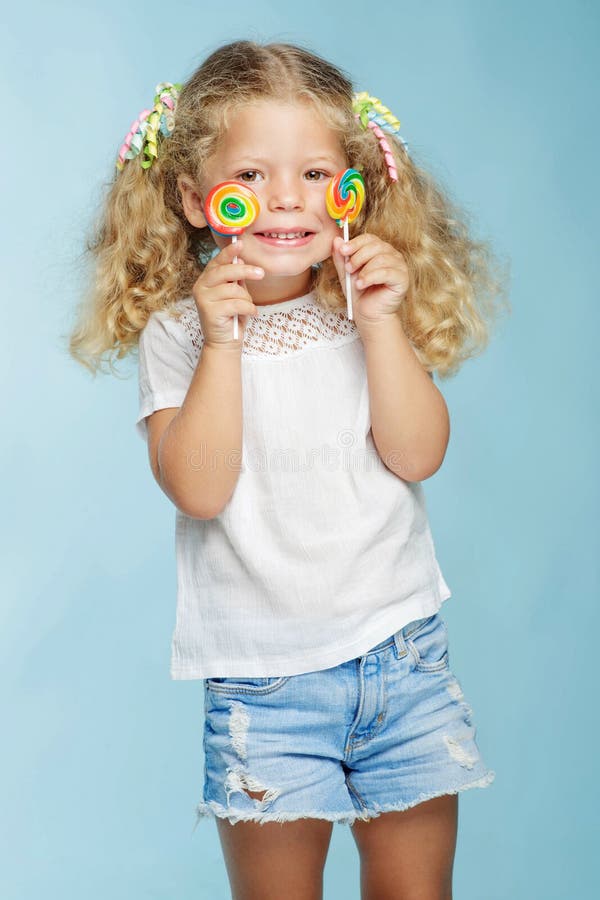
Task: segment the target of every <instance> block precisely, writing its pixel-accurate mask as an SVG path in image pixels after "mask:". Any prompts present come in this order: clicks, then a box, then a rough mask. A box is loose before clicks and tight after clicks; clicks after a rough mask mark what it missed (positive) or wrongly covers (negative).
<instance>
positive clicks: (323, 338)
mask: <svg viewBox="0 0 600 900" xmlns="http://www.w3.org/2000/svg"><path fill="white" fill-rule="evenodd" d="M179 322H180V323H181V325H182V327H183V329H184V331H185V333H186V335H187V337H188V339H189V341H190V343H191V344H192V346H193V348H194V350H195V351H196V352H197V353H198V354H199V353H200V350H201V349H202V345H203V343H204V337H203V335H202V331H201V328H200V320H199V318H198V310H197V309H196V304H195V303H194V301H193V299H192V300H191V305H188V304H187V303H186V305H184V307H183V312H182V314H181V316H180V317H179ZM232 327H233V326H232ZM356 337H358V329H357V328H356V325H355V324H354V322H353V321H351V320H350V319H348V317H347V315H346V311H345V310H340V311H339V312H332V311H330V310H325V309H323V308H322V307H321V306H319V305H318V304H316V303H310V302H309V303H307V304H306V306H298V307H296V308H295V309H290V310H280V311H279V312H273V313H272V314H271V315H258V316H250V317H249V318H248V319H247V320H246V327H245V331H244V343H243V346H242V353H244V354H246V355H247V356H273V357H276V356H291V355H292V354H295V353H301V352H302V351H303V350H305V349H306V348H307V347H309V346H310V347H318V346H328V347H331V345H332V344H333V345H334V346H335V345H341V344H346V343H348V342H349V341H351V340H353V339H355V338H356Z"/></svg>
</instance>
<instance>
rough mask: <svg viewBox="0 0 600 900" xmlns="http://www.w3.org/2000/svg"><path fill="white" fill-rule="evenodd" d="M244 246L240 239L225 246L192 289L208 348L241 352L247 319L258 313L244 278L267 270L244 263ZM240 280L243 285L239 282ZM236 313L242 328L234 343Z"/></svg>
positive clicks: (261, 275) (260, 275)
mask: <svg viewBox="0 0 600 900" xmlns="http://www.w3.org/2000/svg"><path fill="white" fill-rule="evenodd" d="M241 247H242V240H241V238H238V239H237V241H236V242H235V244H234V243H233V242H232V243H230V244H227V246H226V247H223V249H222V250H220V251H219V252H218V253H217V254H216V255H215V256H213V258H212V259H211V260H210V262H209V263H207V265H206V267H205V268H204V270H203V272H202V274H201V275H199V277H198V278H197V279H196V282H195V283H194V286H193V288H192V295H193V297H194V300H195V301H196V308H197V309H198V316H199V318H200V327H201V329H202V335H203V337H204V345H205V346H209V345H210V346H218V347H220V348H227V349H231V350H241V348H242V344H243V342H244V330H245V325H246V317H247V316H249V315H250V316H252V315H256V314H257V309H256V306H255V305H254V303H253V302H252V297H251V296H250V294H249V293H248V290H247V288H246V285H245V282H244V281H243V280H242V279H245V278H262V277H263V276H264V274H265V273H264V269H258V268H257V267H256V266H247V265H245V264H244V261H243V259H242V258H241V257H240V255H239V254H240V250H241ZM235 256H237V257H238V261H237V262H236V263H234V262H233V258H234V257H235ZM238 280H239V281H241V284H238V283H237V281H238ZM236 313H237V315H238V316H239V319H238V325H239V329H238V339H237V340H234V338H233V316H234V315H235V314H236ZM244 314H245V315H244Z"/></svg>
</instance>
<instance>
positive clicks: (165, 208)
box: [68, 117, 201, 374]
mask: <svg viewBox="0 0 600 900" xmlns="http://www.w3.org/2000/svg"><path fill="white" fill-rule="evenodd" d="M140 118H141V117H140ZM148 118H150V117H148ZM136 121H137V124H138V126H139V125H140V120H139V119H138V120H136ZM145 121H146V124H148V119H146V120H145ZM143 123H144V120H142V123H141V124H143ZM134 125H135V123H134ZM149 125H150V127H148V130H147V132H146V135H145V137H146V140H145V141H143V140H142V139H141V137H140V133H139V130H138V132H137V134H136V132H135V131H134V129H133V128H132V129H131V130H130V132H129V134H128V136H127V138H126V140H125V142H124V143H123V145H122V147H121V151H120V153H119V157H118V158H117V164H116V167H115V173H114V176H113V180H112V182H111V184H110V185H109V189H108V192H107V195H106V197H105V199H104V200H103V203H102V209H101V211H100V213H99V215H98V217H97V219H96V221H95V223H94V224H93V226H92V230H91V234H90V236H89V238H88V240H87V242H86V253H87V254H88V255H89V257H91V261H92V263H93V266H92V268H93V274H92V273H88V281H87V286H86V289H85V291H84V296H83V299H82V301H81V303H80V306H79V309H78V317H77V321H76V323H75V326H74V328H73V330H72V332H71V334H70V336H69V345H68V350H69V353H70V355H71V356H72V357H73V358H74V359H76V360H77V361H78V362H80V363H81V364H82V365H84V366H85V367H86V368H88V369H89V370H90V371H91V372H92V373H94V374H95V373H96V371H97V370H99V369H102V363H103V362H104V361H106V362H107V363H108V364H109V366H110V368H111V371H112V373H113V374H117V373H116V372H115V371H114V368H113V361H112V358H111V357H113V356H114V357H116V359H121V358H122V357H123V356H125V355H126V354H127V353H128V352H129V351H131V350H132V349H134V348H135V347H136V346H137V341H138V336H139V332H140V331H141V330H142V328H143V327H144V326H145V324H146V322H147V321H148V318H149V316H150V315H151V313H152V312H153V311H155V310H158V309H164V308H166V307H167V306H170V305H172V304H173V303H174V302H176V301H177V300H178V299H180V298H181V297H185V296H188V295H189V294H190V293H191V288H192V286H193V284H194V282H195V280H196V279H197V277H198V275H199V273H200V271H201V269H200V267H199V265H198V262H197V260H196V259H195V257H194V255H193V252H191V250H192V249H193V247H194V235H193V232H194V229H193V228H192V226H191V225H190V224H189V222H188V221H187V219H186V218H185V215H184V214H183V211H182V209H181V205H180V198H179V196H178V190H177V183H176V175H175V172H174V171H173V165H172V163H171V161H170V158H169V156H168V154H166V153H163V152H162V147H161V144H162V142H163V141H165V140H166V137H167V135H166V134H164V132H163V133H161V131H160V130H159V129H158V128H156V123H155V127H154V128H152V127H151V125H152V123H151V122H150V123H149ZM165 146H166V144H165ZM158 148H161V150H160V152H158ZM138 154H139V155H138ZM107 354H110V355H109V356H107Z"/></svg>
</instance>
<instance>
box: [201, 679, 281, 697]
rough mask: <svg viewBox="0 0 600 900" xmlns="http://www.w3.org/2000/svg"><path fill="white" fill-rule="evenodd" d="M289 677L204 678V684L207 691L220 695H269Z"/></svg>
mask: <svg viewBox="0 0 600 900" xmlns="http://www.w3.org/2000/svg"><path fill="white" fill-rule="evenodd" d="M290 677H291V676H290V675H283V676H281V677H276V676H274V677H272V678H269V677H265V678H259V677H253V678H206V679H205V680H204V683H205V684H206V687H207V689H208V690H209V691H217V692H218V693H221V694H270V693H272V692H273V691H276V690H278V689H279V688H280V687H283V685H284V684H285V683H286V682H287V681H289V680H290Z"/></svg>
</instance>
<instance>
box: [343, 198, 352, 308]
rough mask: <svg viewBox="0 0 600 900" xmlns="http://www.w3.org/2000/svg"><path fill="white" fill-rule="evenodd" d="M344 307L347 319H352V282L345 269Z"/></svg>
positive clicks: (346, 233)
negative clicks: (346, 308) (345, 307)
mask: <svg viewBox="0 0 600 900" xmlns="http://www.w3.org/2000/svg"><path fill="white" fill-rule="evenodd" d="M348 240H349V238H348V216H346V218H345V219H344V243H346V244H347V243H348ZM346 306H347V307H348V318H349V319H352V282H351V280H350V272H349V271H348V270H347V269H346Z"/></svg>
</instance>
